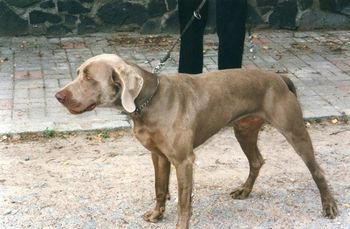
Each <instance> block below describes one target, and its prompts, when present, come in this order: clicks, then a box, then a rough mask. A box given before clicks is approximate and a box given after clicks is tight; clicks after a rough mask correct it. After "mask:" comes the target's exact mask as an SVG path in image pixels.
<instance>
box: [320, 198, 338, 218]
mask: <svg viewBox="0 0 350 229" xmlns="http://www.w3.org/2000/svg"><path fill="white" fill-rule="evenodd" d="M322 215H323V216H324V217H327V218H329V219H334V218H335V217H336V216H337V215H338V207H337V204H336V203H335V201H334V200H333V199H332V200H330V201H328V202H327V203H324V204H323V212H322Z"/></svg>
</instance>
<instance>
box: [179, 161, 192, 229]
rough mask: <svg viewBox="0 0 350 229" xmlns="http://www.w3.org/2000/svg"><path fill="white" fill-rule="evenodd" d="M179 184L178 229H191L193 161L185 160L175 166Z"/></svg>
mask: <svg viewBox="0 0 350 229" xmlns="http://www.w3.org/2000/svg"><path fill="white" fill-rule="evenodd" d="M175 168H176V176H177V182H178V207H177V211H178V221H177V224H176V228H177V229H187V228H189V220H190V217H191V213H192V208H191V201H192V200H191V195H192V185H193V184H192V183H193V178H192V176H193V160H190V159H185V160H184V161H182V162H180V163H179V164H176V165H175Z"/></svg>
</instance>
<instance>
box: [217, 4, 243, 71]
mask: <svg viewBox="0 0 350 229" xmlns="http://www.w3.org/2000/svg"><path fill="white" fill-rule="evenodd" d="M246 14H247V1H246V0H234V1H233V0H216V27H217V33H218V37H219V55H218V67H219V69H227V68H240V67H241V66H242V55H243V48H244V38H245V21H246Z"/></svg>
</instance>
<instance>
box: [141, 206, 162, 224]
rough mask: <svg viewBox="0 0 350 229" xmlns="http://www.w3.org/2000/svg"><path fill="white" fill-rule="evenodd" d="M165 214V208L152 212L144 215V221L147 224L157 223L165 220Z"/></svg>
mask: <svg viewBox="0 0 350 229" xmlns="http://www.w3.org/2000/svg"><path fill="white" fill-rule="evenodd" d="M163 212H164V208H160V209H159V210H157V209H153V210H150V211H148V212H146V213H145V214H144V215H143V219H144V220H145V221H147V222H151V223H156V222H158V221H159V220H161V219H162V218H163Z"/></svg>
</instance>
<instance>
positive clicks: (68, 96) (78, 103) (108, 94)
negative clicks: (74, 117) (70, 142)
mask: <svg viewBox="0 0 350 229" xmlns="http://www.w3.org/2000/svg"><path fill="white" fill-rule="evenodd" d="M142 86H143V78H142V76H141V75H140V74H139V72H138V70H137V69H136V68H134V67H133V66H131V65H129V64H127V63H126V62H125V61H123V60H122V59H121V58H120V57H119V56H117V55H113V54H102V55H98V56H95V57H92V58H90V59H88V60H87V61H85V62H84V63H83V64H82V65H81V66H80V67H79V68H78V70H77V77H76V79H75V80H74V81H72V82H71V83H69V84H67V85H66V86H65V87H64V88H62V89H61V90H60V91H59V92H57V93H56V95H55V97H56V98H57V100H58V101H59V102H60V103H62V104H63V105H64V106H65V107H66V108H67V109H68V110H69V111H70V112H71V113H72V114H80V113H83V112H85V111H91V110H93V109H94V108H95V107H96V106H111V105H122V106H123V108H124V109H125V110H126V111H127V112H129V113H132V112H134V111H135V109H136V105H135V102H134V101H135V99H136V97H137V96H138V95H139V93H140V91H141V89H142Z"/></svg>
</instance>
